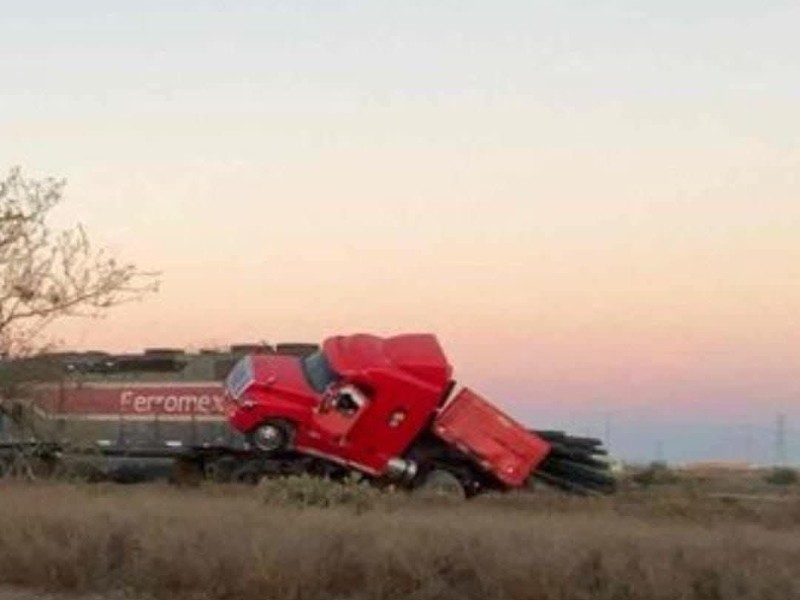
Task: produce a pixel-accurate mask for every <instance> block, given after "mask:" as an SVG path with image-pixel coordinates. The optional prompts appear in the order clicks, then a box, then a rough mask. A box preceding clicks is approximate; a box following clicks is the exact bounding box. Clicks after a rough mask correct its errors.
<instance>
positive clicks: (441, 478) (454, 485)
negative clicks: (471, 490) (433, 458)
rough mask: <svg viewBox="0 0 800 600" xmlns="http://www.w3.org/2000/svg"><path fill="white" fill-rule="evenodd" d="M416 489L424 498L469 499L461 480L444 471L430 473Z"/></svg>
mask: <svg viewBox="0 0 800 600" xmlns="http://www.w3.org/2000/svg"><path fill="white" fill-rule="evenodd" d="M416 489H417V491H418V492H419V493H421V494H422V495H424V496H433V497H446V498H457V499H459V500H463V499H465V498H466V497H467V492H466V490H465V489H464V486H463V484H462V483H461V480H460V479H459V478H458V477H456V476H455V475H453V474H452V473H451V472H450V471H446V470H444V469H433V470H432V471H429V472H428V473H427V474H426V475H425V477H424V479H423V480H422V483H420V484H419V486H417V488H416Z"/></svg>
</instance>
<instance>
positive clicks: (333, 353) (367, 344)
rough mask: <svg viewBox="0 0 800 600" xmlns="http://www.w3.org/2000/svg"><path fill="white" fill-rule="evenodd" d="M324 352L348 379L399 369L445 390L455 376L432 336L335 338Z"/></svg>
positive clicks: (325, 344)
mask: <svg viewBox="0 0 800 600" xmlns="http://www.w3.org/2000/svg"><path fill="white" fill-rule="evenodd" d="M323 350H324V352H325V356H326V357H327V359H328V361H329V362H330V363H331V366H332V367H333V369H334V370H335V371H336V372H338V373H340V374H341V375H343V376H345V377H358V376H359V375H360V376H362V377H366V378H369V376H370V371H373V370H376V369H379V370H387V369H389V370H391V369H399V370H401V371H404V372H405V373H407V374H410V375H412V376H414V377H417V378H419V379H421V380H423V381H424V382H426V383H428V384H430V385H432V386H435V387H439V388H444V387H445V386H446V385H447V384H448V382H449V381H450V378H451V377H452V373H453V368H452V367H451V366H450V364H449V363H448V362H447V358H446V357H445V355H444V351H443V350H442V347H441V346H440V345H439V341H438V340H437V339H436V336H435V335H432V334H429V333H414V334H405V335H398V336H394V337H387V338H382V337H378V336H375V335H368V334H356V335H348V336H336V337H332V338H328V339H327V340H325V342H324V344H323Z"/></svg>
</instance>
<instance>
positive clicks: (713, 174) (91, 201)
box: [0, 0, 800, 462]
mask: <svg viewBox="0 0 800 600" xmlns="http://www.w3.org/2000/svg"><path fill="white" fill-rule="evenodd" d="M1 4H2V11H0V169H3V170H5V169H7V168H10V167H11V166H12V165H21V166H22V167H23V168H24V170H25V172H26V173H27V174H29V175H31V176H45V175H54V176H58V177H65V178H66V179H67V180H68V182H69V183H68V187H67V197H66V200H65V202H64V204H63V206H61V207H60V209H59V211H58V214H57V215H56V221H57V222H58V223H60V224H64V225H68V224H72V223H75V222H81V223H83V224H85V225H86V227H87V229H88V231H89V232H90V234H91V236H92V237H93V239H94V240H96V241H97V242H98V244H100V245H105V246H108V247H110V248H112V249H113V250H114V251H115V252H117V253H118V255H119V256H120V257H121V258H123V259H125V260H130V261H133V262H135V263H136V264H138V265H140V266H141V267H143V268H146V269H154V270H158V271H161V272H162V282H163V285H162V289H161V292H160V293H159V294H158V295H155V296H152V297H150V298H148V299H147V300H145V301H143V302H141V303H138V304H135V305H130V306H126V307H123V308H120V309H118V310H115V311H114V312H113V313H112V314H110V315H109V316H108V317H107V318H106V319H104V320H102V321H73V322H69V323H66V324H63V325H62V326H60V327H58V328H57V329H56V330H54V331H53V334H54V335H57V336H58V337H59V338H60V339H61V340H63V342H64V344H65V345H66V346H69V347H73V348H83V349H88V348H93V349H106V350H134V349H140V348H143V347H145V346H154V345H158V346H164V345H166V346H189V347H195V348H197V347H203V346H209V345H224V344H228V343H231V342H244V341H256V340H260V339H265V340H268V341H315V340H318V339H320V338H322V337H324V336H326V335H328V334H334V333H345V332H360V331H366V332H374V333H380V334H391V333H399V332H408V331H431V332H435V333H437V334H438V335H439V337H440V339H441V341H442V343H443V345H444V347H445V348H446V350H447V351H448V353H449V355H450V358H451V362H452V363H453V364H454V366H455V368H456V374H457V376H458V377H459V379H460V380H461V381H463V382H464V383H467V384H469V385H470V386H472V387H474V388H476V389H477V390H479V391H481V392H484V393H485V394H486V395H487V396H489V397H491V398H492V399H494V400H495V401H496V402H497V403H498V404H499V405H501V406H502V407H504V408H505V409H506V410H508V411H509V412H510V413H512V414H513V415H515V416H517V417H519V418H520V419H523V420H525V421H526V422H528V423H530V424H531V425H540V426H542V427H551V426H553V427H569V428H571V429H573V430H576V431H577V432H579V433H583V432H589V433H592V434H600V435H605V433H606V432H607V431H609V432H610V433H611V446H612V449H613V450H614V451H615V452H617V453H619V454H621V455H622V456H624V457H628V458H636V459H651V458H654V457H655V456H656V455H657V454H661V455H663V457H664V458H667V459H669V460H688V459H700V458H712V457H718V458H728V459H745V458H747V457H748V456H749V457H751V458H753V459H754V460H758V461H770V460H773V459H774V457H775V454H774V424H775V419H776V415H777V414H778V413H780V412H783V413H786V414H787V415H788V423H789V427H790V434H791V435H790V453H791V458H792V459H793V460H794V461H796V462H800V360H798V349H800V118H799V116H800V111H798V107H799V106H800V44H799V43H798V41H797V34H798V31H800V6H799V5H798V4H797V3H796V2H789V1H770V0H765V1H763V2H758V3H754V2H744V1H738V0H731V1H729V2H711V1H710V0H695V1H692V2H689V1H687V0H673V1H671V2H666V1H662V2H654V1H653V2H642V1H634V0H626V1H609V2H603V3H599V2H588V1H581V2H579V1H575V0H565V1H562V2H557V3H556V2H537V1H531V0H527V1H522V0H520V1H511V0H496V1H494V2H486V1H484V2H477V1H467V0H461V1H458V2H457V1H455V0H452V1H445V0H440V1H430V0H428V1H426V2H423V1H418V0H406V1H405V2H389V1H377V0H372V1H366V0H364V1H337V0H317V1H305V0H292V1H288V0H286V1H272V2H267V1H263V0H262V1H258V2H256V1H254V0H253V1H246V0H240V1H237V2H221V1H210V0H205V1H203V0H196V1H192V2H188V1H185V2H169V3H167V2H155V1H151V0H144V1H139V2H135V3H129V2H109V1H103V2H100V1H99V0H96V1H80V0H78V1H73V2H69V3H64V2H56V1H36V0H31V1H27V2H24V3H16V2H14V3H12V2H2V3H1ZM796 440H797V441H796Z"/></svg>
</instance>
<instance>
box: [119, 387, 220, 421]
mask: <svg viewBox="0 0 800 600" xmlns="http://www.w3.org/2000/svg"><path fill="white" fill-rule="evenodd" d="M119 402H120V407H121V408H122V412H132V413H136V414H147V413H163V414H201V415H213V414H222V413H224V412H225V397H224V396H223V395H221V394H182V395H176V394H166V395H165V394H163V393H162V394H158V393H156V394H146V393H142V392H141V391H134V390H130V389H127V390H123V391H122V392H121V393H120V397H119Z"/></svg>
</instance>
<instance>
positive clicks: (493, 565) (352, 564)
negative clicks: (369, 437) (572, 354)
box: [0, 481, 800, 600]
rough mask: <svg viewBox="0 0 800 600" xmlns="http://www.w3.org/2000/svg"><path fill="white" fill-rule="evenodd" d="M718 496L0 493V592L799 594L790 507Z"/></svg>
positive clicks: (67, 488) (62, 488)
mask: <svg viewBox="0 0 800 600" xmlns="http://www.w3.org/2000/svg"><path fill="white" fill-rule="evenodd" d="M714 493H715V494H717V495H712V496H709V494H708V493H706V491H704V490H699V491H698V490H697V489H695V488H693V487H691V486H685V485H680V486H658V488H657V487H656V486H654V487H653V488H650V489H647V490H640V491H623V492H622V493H621V494H619V495H618V496H617V497H615V498H612V499H579V498H565V497H563V496H560V495H554V494H550V493H543V494H540V495H531V494H520V495H508V496H505V497H496V498H485V499H480V500H476V501H471V502H467V503H454V502H452V501H450V500H447V499H438V498H434V499H423V500H416V501H412V500H409V499H408V498H407V497H405V496H400V497H398V496H388V497H385V496H383V495H379V494H378V493H377V492H374V491H371V490H364V489H361V488H357V487H355V486H351V488H344V489H342V488H330V487H329V486H325V485H322V484H319V483H310V482H308V481H304V482H299V483H298V482H290V483H283V484H281V483H278V484H274V483H273V484H266V485H264V486H262V487H259V488H247V487H238V486H203V487H199V488H193V489H178V488H170V487H168V486H165V485H142V486H131V487H125V486H114V485H106V484H103V485H88V484H66V483H46V482H42V483H35V484H31V483H19V482H2V481H0V586H1V585H8V586H15V587H14V588H9V589H17V590H18V589H19V586H23V587H30V588H31V589H37V590H40V591H47V592H70V593H75V594H78V595H82V596H87V595H90V594H101V595H103V594H106V593H113V594H114V595H115V597H116V595H117V594H119V593H120V592H124V593H125V594H128V595H131V596H134V597H135V596H139V597H145V596H155V597H158V598H175V597H183V598H226V599H227V598H230V599H238V600H249V599H254V600H255V599H259V600H267V599H273V598H274V599H284V598H288V599H297V600H306V599H309V600H315V599H337V600H344V599H351V600H360V599H364V600H366V599H370V600H380V599H401V598H402V599H419V600H426V599H433V598H436V599H444V600H449V599H451V598H452V599H453V600H456V599H458V600H464V599H466V600H471V599H475V600H478V599H480V600H485V599H493V598H497V599H537V600H551V599H552V600H555V599H558V600H567V599H568V600H582V599H585V600H611V599H613V600H622V599H639V598H641V599H647V600H661V599H663V600H667V599H669V600H677V599H682V600H683V599H709V600H710V599H727V598H730V599H736V600H749V599H753V600H755V599H758V600H763V599H774V600H788V599H792V598H800V495H798V494H797V493H796V491H790V492H782V493H781V494H777V493H770V494H766V493H761V492H758V493H755V494H752V493H751V494H741V493H740V492H739V491H736V493H734V494H724V493H723V494H721V495H720V494H719V492H718V490H715V491H714ZM737 494H738V495H737ZM325 505H330V506H325ZM15 593H17V592H15ZM6 594H11V592H6ZM9 597H14V596H9ZM93 597H94V596H93ZM97 597H100V596H97ZM0 598H2V588H0Z"/></svg>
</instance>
